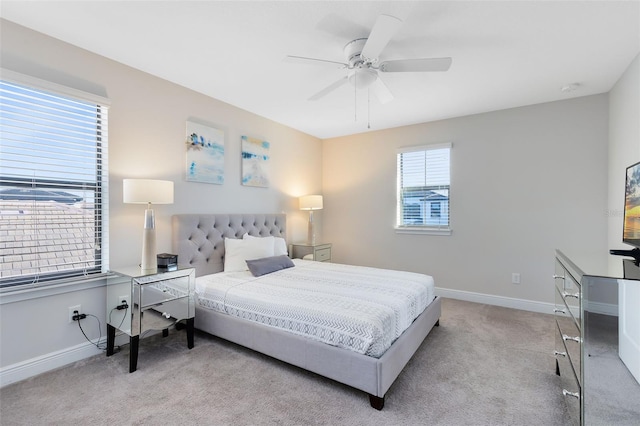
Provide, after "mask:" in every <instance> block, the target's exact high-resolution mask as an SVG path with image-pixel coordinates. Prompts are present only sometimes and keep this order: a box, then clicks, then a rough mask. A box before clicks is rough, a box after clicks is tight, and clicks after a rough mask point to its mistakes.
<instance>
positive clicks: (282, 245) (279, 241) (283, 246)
mask: <svg viewBox="0 0 640 426" xmlns="http://www.w3.org/2000/svg"><path fill="white" fill-rule="evenodd" d="M242 238H243V239H245V240H251V239H264V238H269V239H273V255H274V256H282V255H285V256H288V255H289V252H288V251H287V242H286V241H285V240H284V238H281V237H271V236H269V237H254V236H253V235H249V234H244V235H243V236H242Z"/></svg>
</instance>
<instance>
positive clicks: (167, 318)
mask: <svg viewBox="0 0 640 426" xmlns="http://www.w3.org/2000/svg"><path fill="white" fill-rule="evenodd" d="M189 302H190V300H189V297H182V298H180V299H173V300H170V301H168V302H163V303H158V304H156V305H153V306H150V307H148V308H145V309H143V311H142V313H141V315H142V316H143V318H144V319H143V321H142V324H141V325H142V326H141V329H140V333H144V332H145V331H147V330H163V329H165V328H167V327H170V326H171V325H173V324H175V323H176V322H177V321H180V320H182V319H186V318H190V317H191V316H192V315H190V313H189V311H190V309H189V308H190V306H189Z"/></svg>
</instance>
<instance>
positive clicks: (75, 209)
mask: <svg viewBox="0 0 640 426" xmlns="http://www.w3.org/2000/svg"><path fill="white" fill-rule="evenodd" d="M91 207H93V206H91ZM94 220H95V219H94V212H93V208H81V207H79V206H74V205H71V204H66V203H61V202H57V201H16V200H0V223H2V227H0V278H7V277H12V276H19V275H29V274H36V273H38V271H39V272H59V271H69V270H74V269H82V268H84V267H85V266H87V267H90V268H91V267H93V266H94V264H95V257H96V254H95V241H94V239H95V232H94V229H95V222H94Z"/></svg>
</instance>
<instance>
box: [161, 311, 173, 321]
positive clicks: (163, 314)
mask: <svg viewBox="0 0 640 426" xmlns="http://www.w3.org/2000/svg"><path fill="white" fill-rule="evenodd" d="M162 316H163V317H165V318H166V319H169V318H171V314H170V313H169V312H163V313H162Z"/></svg>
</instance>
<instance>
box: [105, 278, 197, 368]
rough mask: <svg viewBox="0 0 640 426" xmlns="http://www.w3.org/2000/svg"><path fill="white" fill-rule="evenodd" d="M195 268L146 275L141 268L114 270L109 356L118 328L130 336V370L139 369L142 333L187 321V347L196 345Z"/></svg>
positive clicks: (109, 300) (110, 285)
mask: <svg viewBox="0 0 640 426" xmlns="http://www.w3.org/2000/svg"><path fill="white" fill-rule="evenodd" d="M194 292H195V270H194V269H193V268H178V269H177V270H175V271H167V272H161V271H159V272H157V273H152V274H143V273H141V272H140V268H139V267H134V268H125V269H118V270H115V271H111V274H110V276H109V278H108V279H107V356H111V355H113V353H114V344H115V335H116V330H120V331H121V332H122V333H124V334H127V335H128V336H129V342H130V346H131V347H130V354H129V372H130V373H133V372H134V371H136V368H137V363H138V346H139V341H140V336H141V335H142V334H143V333H145V332H147V331H150V330H162V333H163V335H164V336H167V335H168V329H169V327H171V326H173V325H176V324H177V323H178V321H182V320H186V331H187V346H188V348H189V349H191V348H193V322H194V317H195V300H194Z"/></svg>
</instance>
